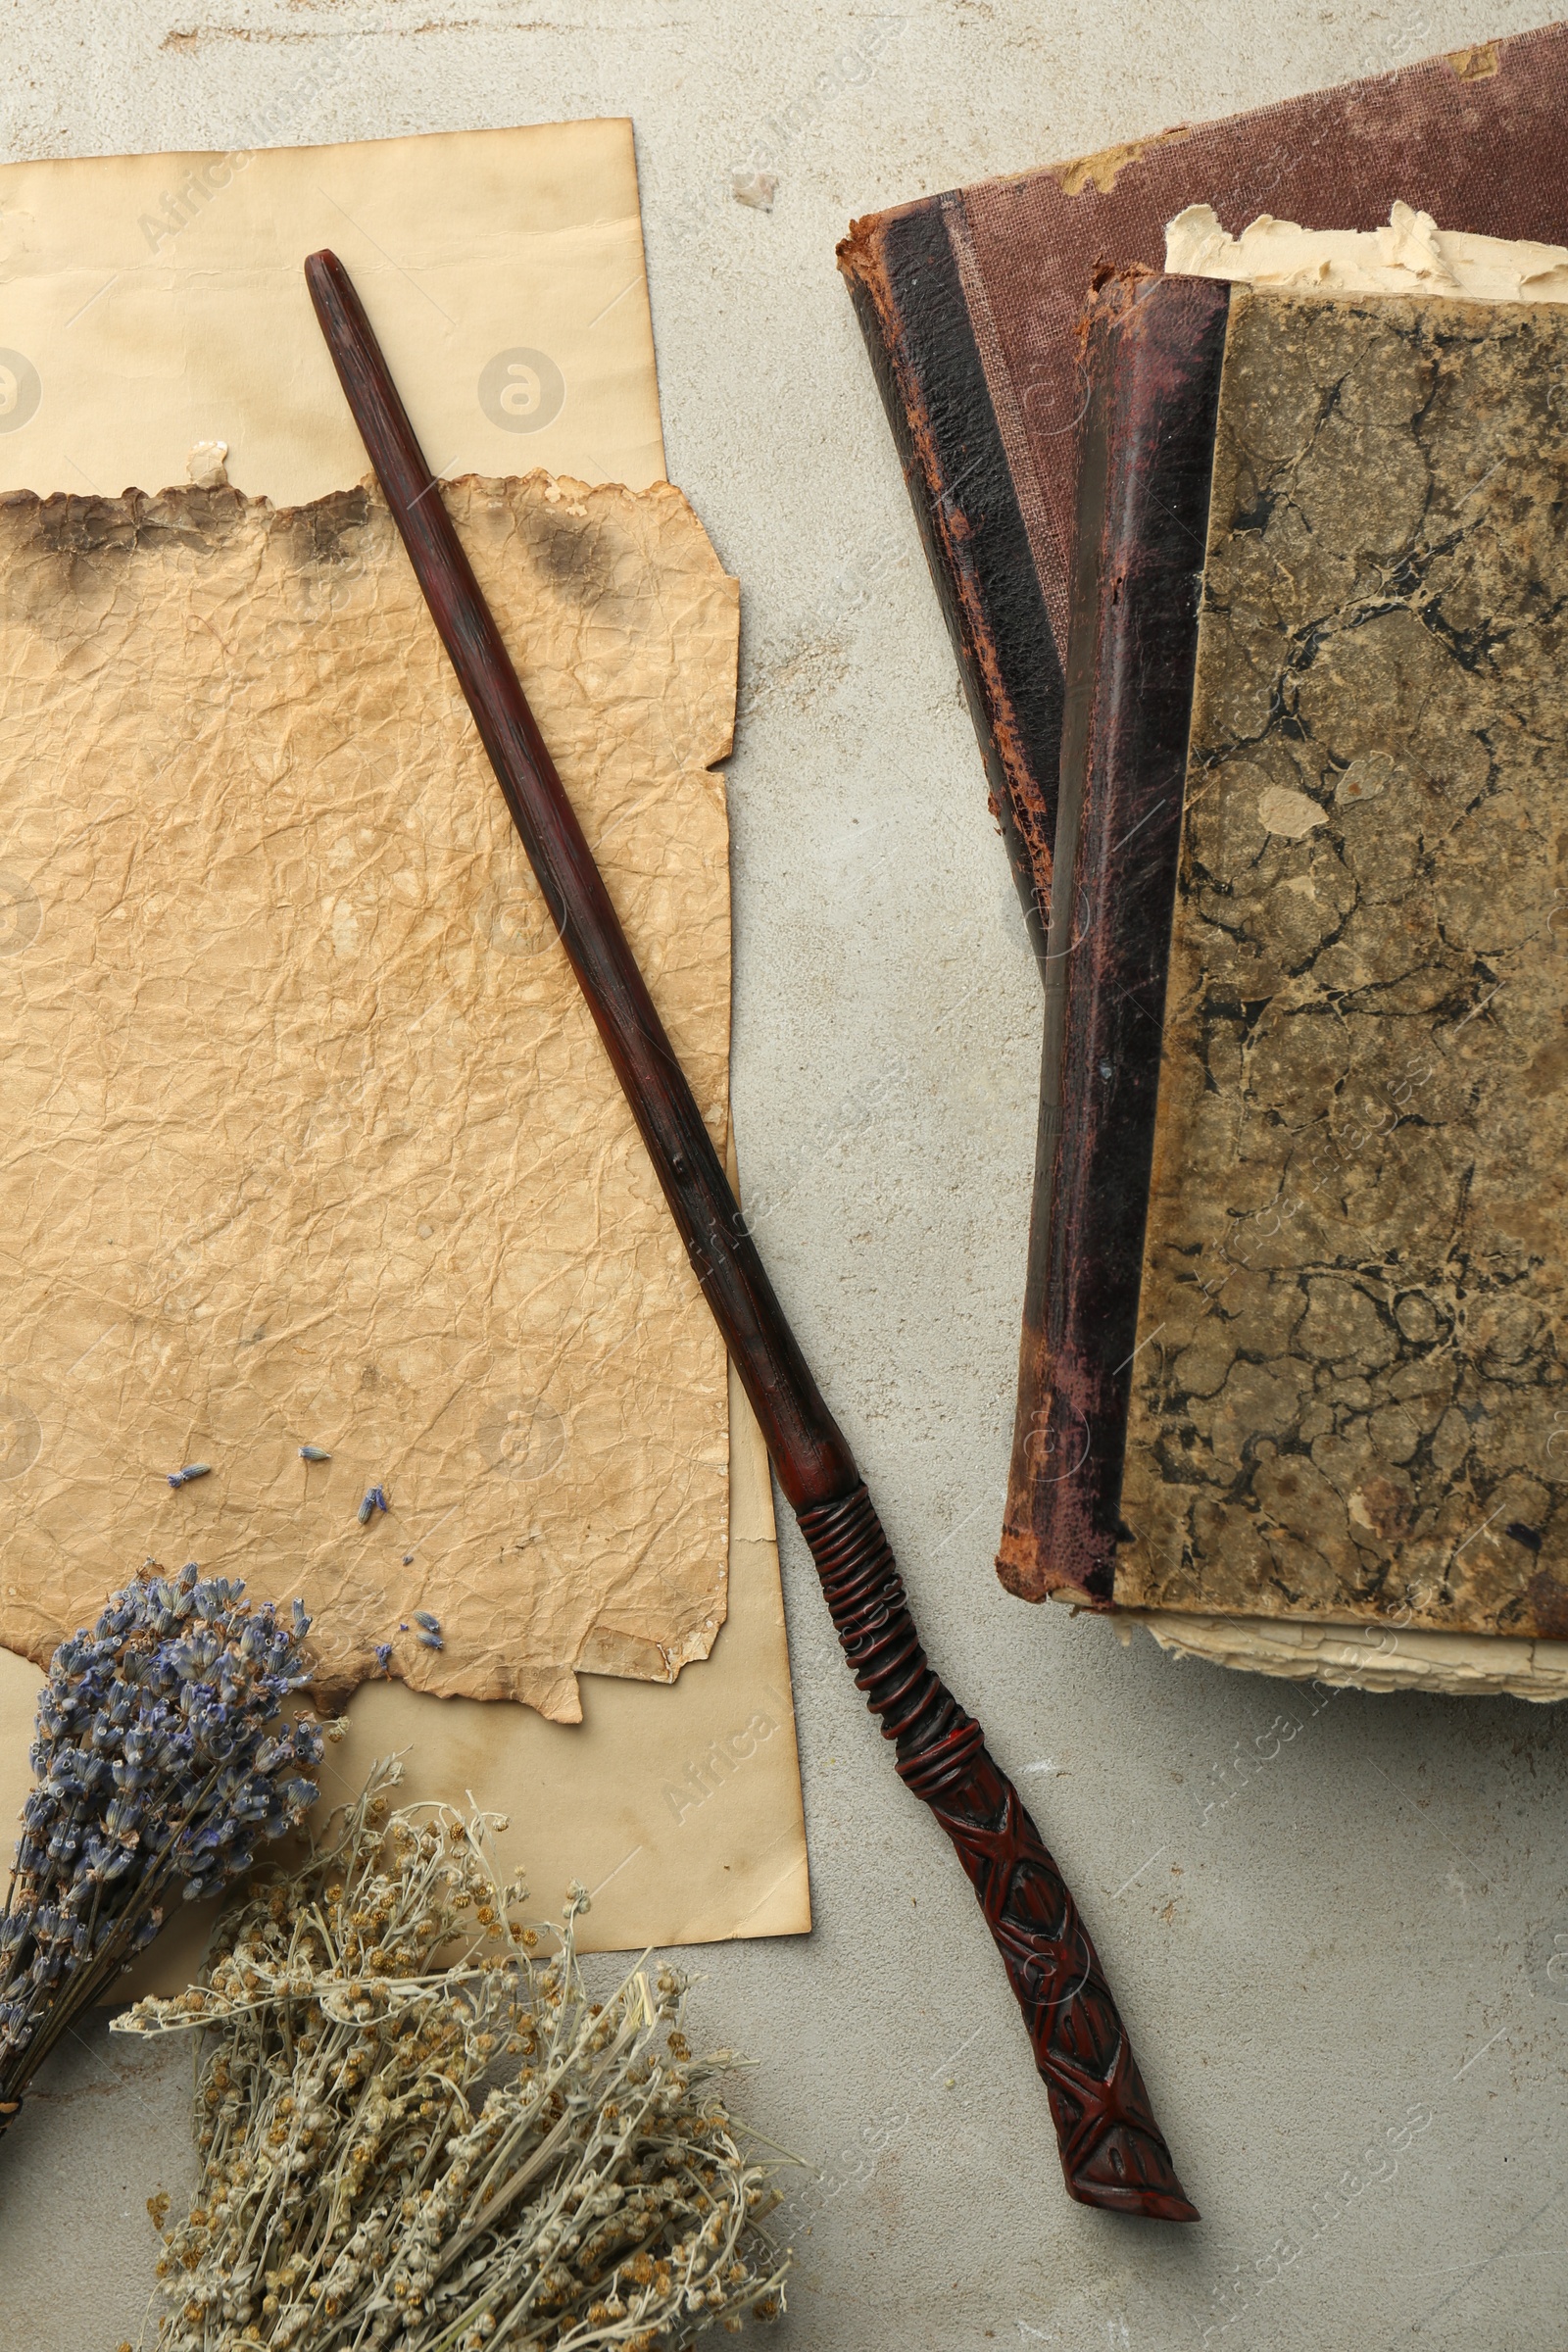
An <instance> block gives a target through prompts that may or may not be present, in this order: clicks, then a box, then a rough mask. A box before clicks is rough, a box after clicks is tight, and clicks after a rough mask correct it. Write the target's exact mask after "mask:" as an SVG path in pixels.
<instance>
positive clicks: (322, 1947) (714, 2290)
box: [114, 1763, 787, 2352]
mask: <svg viewBox="0 0 1568 2352" xmlns="http://www.w3.org/2000/svg"><path fill="white" fill-rule="evenodd" d="M400 1773H401V1768H400V1767H399V1766H398V1765H396V1764H395V1763H384V1764H380V1765H378V1766H377V1767H376V1770H375V1773H374V1774H373V1775H372V1777H371V1780H370V1783H369V1785H368V1788H367V1789H366V1790H365V1792H364V1794H363V1795H362V1796H361V1797H360V1799H359V1801H358V1802H357V1803H356V1804H355V1805H354V1806H353V1807H352V1808H350V1809H348V1810H347V1811H346V1812H344V1813H342V1814H341V1815H334V1816H333V1817H332V1820H331V1821H330V1822H329V1823H327V1824H326V1825H325V1836H324V1838H323V1839H322V1841H321V1842H319V1844H318V1845H317V1847H316V1848H315V1850H314V1851H313V1853H312V1855H311V1858H310V1860H309V1862H308V1863H307V1865H306V1866H305V1867H304V1868H303V1869H302V1870H301V1871H299V1873H298V1874H297V1875H295V1876H294V1877H291V1878H284V1877H281V1876H279V1877H278V1878H277V1879H276V1880H275V1881H274V1882H273V1883H272V1884H271V1885H270V1886H263V1885H260V1884H258V1883H256V1882H253V1886H252V1887H251V1889H249V1890H248V1891H247V1892H246V1894H245V1895H244V1896H242V1897H241V1898H240V1899H239V1901H238V1903H237V1905H236V1907H235V1909H234V1910H233V1912H232V1913H231V1914H230V1915H229V1916H228V1917H226V1918H225V1919H224V1920H223V1921H221V1923H220V1926H219V1930H218V1934H217V1936H216V1937H215V1941H214V1945H213V1947H212V1950H211V1952H210V1955H209V1958H208V1961H207V1964H206V1966H205V1968H204V1970H203V1974H202V1979H201V1983H200V1985H197V1986H195V1987H193V1989H192V1990H191V1991H189V1992H187V1993H184V1994H182V1995H180V1996H179V1997H178V1998H177V1999H174V2000H145V2001H139V2002H138V2003H137V2004H136V2006H135V2007H134V2008H133V2009H131V2010H129V2011H128V2012H127V2013H126V2014H125V2015H124V2016H123V2017H119V2018H117V2019H116V2020H115V2021H114V2022H115V2030H116V2031H117V2032H123V2033H133V2034H155V2033H167V2032H170V2031H172V2030H174V2029H178V2028H188V2027H191V2026H197V2027H200V2028H201V2029H202V2030H203V2040H202V2043H201V2046H200V2051H199V2057H198V2080H197V2100H196V2131H197V2141H198V2145H199V2147H200V2150H201V2156H202V2177H201V2180H200V2183H199V2185H198V2188H197V2191H196V2194H195V2197H194V2199H193V2201H192V2204H191V2206H190V2209H189V2211H188V2213H187V2214H186V2215H185V2217H184V2218H183V2219H182V2220H180V2221H178V2222H176V2223H174V2224H173V2225H172V2226H169V2199H168V2198H167V2197H158V2198H154V2199H152V2200H151V2202H150V2205H149V2210H150V2211H151V2212H152V2214H153V2218H154V2221H155V2223H156V2224H157V2226H158V2228H159V2229H161V2230H162V2231H163V2235H164V2243H165V2252H164V2254H163V2257H162V2259H161V2260H160V2262H159V2266H158V2267H159V2273H160V2276H161V2277H162V2278H164V2279H165V2280H166V2281H167V2284H166V2286H165V2287H164V2289H163V2290H162V2300H163V2301H164V2305H165V2308H164V2310H163V2313H162V2316H161V2318H160V2320H159V2325H158V2339H157V2340H158V2342H159V2344H160V2345H161V2346H163V2347H164V2352H241V2348H242V2347H247V2348H248V2347H250V2346H253V2345H267V2346H274V2347H279V2348H281V2347H284V2346H287V2347H291V2348H292V2352H328V2348H329V2347H331V2348H333V2352H372V2348H373V2352H382V2348H383V2347H388V2346H391V2347H396V2352H479V2348H480V2347H486V2348H488V2352H503V2348H504V2347H509V2346H519V2345H524V2344H527V2345H538V2346H559V2347H562V2348H563V2352H564V2347H566V2346H570V2348H571V2352H601V2348H602V2347H609V2346H616V2347H620V2348H621V2352H655V2348H656V2347H661V2348H670V2352H673V2348H674V2347H678V2346H683V2345H687V2344H690V2343H691V2342H692V2341H693V2339H694V2338H695V2337H696V2336H697V2335H698V2334H699V2333H700V2331H701V2330H702V2329H703V2328H704V2327H708V2326H710V2325H711V2323H712V2322H713V2321H715V2320H721V2321H722V2322H723V2324H724V2326H725V2327H728V2328H730V2329H731V2330H735V2329H738V2328H739V2327H740V2326H741V2324H742V2317H741V2315H742V2313H743V2312H745V2311H747V2310H750V2311H751V2312H752V2313H753V2314H754V2315H755V2316H757V2317H759V2318H762V2319H767V2318H771V2317H773V2316H774V2314H775V2313H776V2312H777V2311H778V2310H780V2309H781V2308H782V2304H783V2295H782V2292H781V2287H782V2281H783V2276H784V2272H785V2269H786V2267H787V2257H780V2255H779V2254H778V2253H777V2252H776V2250H775V2249H774V2248H773V2246H772V2245H771V2244H770V2243H769V2242H768V2240H767V2238H766V2237H765V2235H764V2234H763V2232H762V2230H761V2229H760V2227H759V2222H760V2216H761V2214H762V2212H763V2211H764V2210H765V2209H766V2208H767V2207H768V2206H769V2205H771V2204H773V2203H775V2202H776V2201H777V2200H776V2195H775V2192H774V2191H773V2190H772V2189H771V2187H770V2186H769V2184H768V2180H767V2175H766V2172H765V2170H764V2169H763V2168H762V2167H761V2166H760V2165H757V2164H755V2163H751V2162H749V2161H748V2160H747V2159H746V2158H745V2157H744V2156H743V2155H742V2153H741V2151H740V2149H739V2148H738V2146H737V2144H736V2140H735V2136H734V2130H735V2127H732V2125H731V2123H730V2119H729V2118H728V2116H727V2115H726V2113H725V2111H724V2108H723V2105H722V2104H721V2102H720V2100H719V2099H718V2097H717V2095H716V2094H715V2091H714V2089H713V2087H712V2085H713V2082H714V2079H715V2077H716V2076H717V2075H718V2074H720V2073H721V2072H722V2071H723V2070H724V2069H725V2068H726V2067H729V2066H732V2065H733V2064H734V2063H735V2061H734V2059H733V2057H732V2054H731V2053H730V2052H728V2051H718V2052H715V2053H714V2054H713V2055H712V2056H711V2058H708V2059H705V2060H694V2059H693V2058H692V2056H691V2052H690V2050H689V2048H688V2045H687V2042H686V2039H685V2036H684V2034H682V2032H681V2021H682V2014H683V2007H684V1996H685V1990H686V1980H685V1979H684V1978H682V1977H680V1976H678V1975H677V1974H676V1973H675V1972H674V1971H673V1970H671V1969H667V1968H666V1969H660V1970H659V1971H658V1972H657V1973H655V1974H652V1975H651V1974H650V1972H649V1971H648V1970H647V1969H646V1968H638V1969H636V1970H634V1971H633V1972H632V1974H631V1975H630V1976H628V1977H627V1978H626V1980H625V1982H624V1983H623V1984H622V1985H620V1987H619V1989H618V1990H617V1991H616V1992H614V1993H613V1994H612V1995H611V1997H610V1999H609V2000H607V2001H605V2002H603V2003H601V2002H599V2001H592V2000H590V1999H589V1998H588V1995H587V1991H586V1988H585V1986H584V1985H583V1983H582V1979H581V1976H580V1974H579V1971H578V1966H577V1960H576V1955H575V1948H574V1935H573V1930H574V1923H575V1920H576V1918H577V1915H578V1914H579V1913H580V1912H581V1911H582V1910H584V1909H585V1908H586V1907H587V1898H586V1896H585V1895H584V1894H583V1892H582V1889H581V1887H573V1889H572V1893H571V1900H570V1901H569V1902H568V1904H567V1906H566V1910H565V1912H564V1926H563V1927H562V1928H561V1929H555V1930H550V1929H546V1930H543V1931H541V1930H540V1929H538V1928H535V1927H530V1926H525V1925H521V1924H514V1922H513V1920H512V1919H511V1917H510V1914H511V1913H512V1912H514V1911H515V1909H516V1907H517V1906H518V1904H519V1903H521V1902H522V1901H523V1899H524V1891H523V1889H522V1887H520V1886H519V1885H518V1884H517V1883H516V1882H515V1881H513V1882H512V1883H511V1884H509V1885H506V1886H503V1885H502V1884H501V1883H500V1882H499V1881H498V1879H497V1878H496V1876H495V1873H494V1870H493V1868H492V1867H491V1864H490V1862H489V1860H488V1858H487V1852H486V1845H487V1838H488V1833H489V1832H490V1831H491V1830H492V1829H499V1828H504V1827H505V1826H506V1825H505V1820H504V1817H502V1816H499V1815H487V1814H483V1813H474V1814H473V1815H472V1816H471V1817H470V1818H468V1819H464V1818H463V1817H462V1816H460V1815H459V1814H458V1813H456V1812H455V1811H453V1810H452V1808H450V1807H449V1806H445V1805H417V1806H411V1807H409V1808H408V1809H407V1810H406V1811H402V1812H395V1813H392V1814H391V1815H390V1818H388V1800H387V1796H386V1793H385V1791H386V1790H387V1789H388V1788H389V1787H391V1786H392V1784H393V1783H394V1782H395V1780H396V1779H397V1778H399V1777H400ZM541 1933H543V1934H544V1935H546V1936H552V1937H554V1938H555V1939H556V1940H557V1942H558V1947H559V1948H558V1949H557V1950H556V1952H555V1954H554V1956H553V1957H549V1958H545V1957H536V1954H538V1952H539V1947H540V1938H541ZM518 2058H520V2059H521V2060H522V2061H523V2063H522V2065H521V2066H520V2068H517V2069H515V2071H514V2069H513V2067H512V2066H511V2065H510V2064H508V2063H507V2062H508V2061H511V2060H515V2059H518ZM498 2077H499V2080H498ZM145 2340H146V2339H145V2335H144V2337H143V2341H145ZM122 2352H130V2347H129V2346H128V2345H127V2346H123V2347H122Z"/></svg>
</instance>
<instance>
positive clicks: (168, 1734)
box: [0, 1463, 323, 2131]
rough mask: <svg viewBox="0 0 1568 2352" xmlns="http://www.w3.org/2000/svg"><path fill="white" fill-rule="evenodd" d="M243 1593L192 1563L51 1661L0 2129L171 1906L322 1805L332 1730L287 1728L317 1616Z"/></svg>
mask: <svg viewBox="0 0 1568 2352" xmlns="http://www.w3.org/2000/svg"><path fill="white" fill-rule="evenodd" d="M204 1471H205V1465H204V1464H200V1463H197V1464H193V1465H192V1466H191V1467H190V1468H189V1469H188V1470H185V1471H182V1472H181V1473H180V1477H179V1479H178V1480H174V1479H172V1480H171V1481H170V1483H171V1485H176V1484H181V1483H183V1481H184V1480H185V1479H187V1478H190V1477H196V1476H200V1475H202V1474H203V1473H204ZM244 1591H245V1588H244V1585H243V1584H242V1583H241V1582H240V1581H239V1580H238V1579H237V1578H233V1579H230V1578H224V1577H212V1578H209V1579H207V1580H205V1581H204V1580H203V1578H202V1576H201V1574H200V1571H199V1570H198V1568H197V1565H196V1563H195V1561H194V1560H191V1561H189V1562H188V1563H187V1564H186V1566H185V1567H184V1568H183V1569H182V1570H181V1571H180V1573H179V1575H178V1576H177V1577H165V1576H163V1575H161V1574H158V1573H156V1572H153V1573H147V1572H144V1573H143V1574H142V1575H141V1576H140V1577H139V1578H138V1579H137V1580H136V1582H135V1583H134V1584H132V1585H129V1586H127V1587H126V1589H125V1590H124V1592H123V1593H114V1594H112V1596H111V1597H110V1599H109V1601H108V1602H107V1604H106V1605H105V1608H104V1611H103V1614H102V1616H101V1617H100V1618H99V1620H98V1623H97V1625H96V1626H95V1627H94V1629H93V1631H92V1632H91V1633H88V1632H87V1631H86V1630H85V1629H83V1630H81V1631H79V1632H77V1633H75V1634H73V1636H72V1637H71V1639H70V1640H69V1641H66V1642H61V1644H60V1646H59V1648H58V1649H57V1650H56V1651H55V1654H54V1657H53V1659H52V1660H51V1662H50V1667H49V1678H48V1681H47V1682H46V1684H45V1686H44V1689H43V1691H42V1692H41V1694H40V1696H39V1700H38V1713H37V1723H36V1737H35V1738H34V1740H33V1744H32V1770H33V1778H34V1780H35V1782H36V1784H37V1786H36V1787H35V1788H34V1789H33V1790H32V1793H31V1794H30V1795H29V1796H28V1798H27V1800H26V1803H25V1805H24V1807H23V1812H22V1837H21V1838H20V1839H19V1840H18V1843H17V1849H16V1866H15V1868H14V1870H13V1872H12V1877H11V1887H10V1891H9V1893H8V1895H7V1898H6V1906H5V1909H4V1911H3V1912H0V2131H4V2129H5V2126H6V2125H7V2123H9V2121H10V2120H11V2117H12V2116H13V2115H14V2114H15V2113H16V2111H17V2108H18V2106H19V2105H20V2103H21V2099H22V2094H23V2092H24V2091H25V2088H26V2085H27V2082H28V2081H29V2079H30V2077H31V2075H32V2073H33V2071H34V2069H35V2068H36V2067H37V2066H38V2065H39V2063H40V2062H41V2060H42V2059H43V2058H44V2057H45V2056H46V2055H47V2053H48V2051H49V2050H50V2049H51V2048H52V2047H53V2045H54V2043H55V2042H56V2041H57V2040H58V2039H59V2037H60V2035H61V2034H63V2033H65V2032H66V2030H67V2028H68V2027H69V2026H70V2024H71V2021H72V2019H73V2017H75V2016H76V2015H77V2014H78V2012H80V2011H81V2010H83V2009H85V2008H87V2007H89V2006H90V2005H91V2004H92V2003H93V2002H94V2001H96V2000H97V1999H99V1998H100V1997H101V1995H102V1993H103V1991H104V1990H105V1988H106V1987H107V1986H108V1985H110V1984H111V1983H112V1982H113V1980H114V1978H115V1977H116V1976H117V1975H118V1974H119V1973H120V1971H121V1970H122V1969H123V1967H124V1966H125V1964H126V1962H127V1961H128V1960H129V1959H130V1958H131V1957H132V1956H133V1954H134V1953H136V1952H138V1951H140V1950H142V1949H143V1948H144V1947H145V1946H146V1945H147V1944H148V1943H150V1942H151V1941H152V1939H153V1937H154V1936H156V1935H157V1933H158V1931H159V1929H160V1928H161V1927H162V1926H163V1924H164V1921H165V1919H166V1918H167V1916H168V1915H169V1913H170V1912H171V1911H172V1908H173V1906H174V1904H175V1903H176V1902H177V1901H179V1900H180V1899H181V1898H183V1899H184V1900H186V1901H194V1900H196V1899H197V1898H198V1897H200V1896H203V1895H208V1894H216V1893H217V1892H218V1891H219V1890H220V1889H221V1887H225V1886H227V1885H228V1884H229V1883H230V1882H231V1881H232V1880H234V1879H235V1878H237V1877H238V1876H239V1875H240V1874H241V1873H242V1872H243V1871H245V1870H247V1869H248V1868H249V1867H250V1864H251V1862H252V1860H253V1859H254V1856H255V1850H256V1847H257V1845H258V1844H259V1843H260V1842H261V1841H262V1840H263V1839H265V1838H277V1837H280V1836H281V1835H282V1834H283V1833H284V1831H286V1830H289V1829H292V1828H294V1827H296V1826H297V1825H298V1823H299V1821H300V1820H301V1819H302V1817H303V1815H304V1814H305V1813H306V1811H307V1810H308V1809H309V1807H310V1806H311V1805H312V1804H314V1803H315V1801H316V1795H317V1789H316V1784H315V1782H314V1781H312V1780H310V1779H308V1778H307V1777H306V1774H307V1773H308V1772H309V1770H310V1769H311V1767H312V1766H314V1765H316V1764H318V1763H319V1761H320V1757H321V1747H322V1740H323V1730H322V1727H321V1726H320V1725H319V1723H316V1722H313V1721H310V1720H309V1719H306V1720H302V1721H299V1722H293V1721H290V1720H288V1719H286V1718H285V1716H284V1714H283V1709H284V1707H285V1705H286V1704H287V1703H288V1702H289V1701H290V1700H291V1699H292V1698H293V1697H294V1694H295V1693H296V1692H297V1691H302V1690H304V1689H305V1688H306V1686H307V1685H308V1683H309V1681H310V1669H309V1666H308V1664H307V1663H306V1660H305V1656H304V1651H303V1643H304V1639H305V1635H306V1633H307V1631H308V1630H309V1626H310V1619H309V1618H308V1617H307V1616H306V1614H305V1610H304V1606H303V1604H302V1603H301V1602H300V1601H298V1600H296V1601H295V1602H294V1603H293V1607H292V1610H291V1612H290V1617H289V1622H288V1623H287V1624H284V1623H282V1622H280V1621H279V1618H278V1615H277V1612H276V1610H275V1608H274V1607H273V1604H272V1603H271V1602H270V1601H266V1602H264V1603H263V1604H262V1605H261V1606H260V1607H253V1606H252V1605H251V1603H250V1602H248V1601H247V1600H245V1599H244V1597H243V1595H244Z"/></svg>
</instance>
